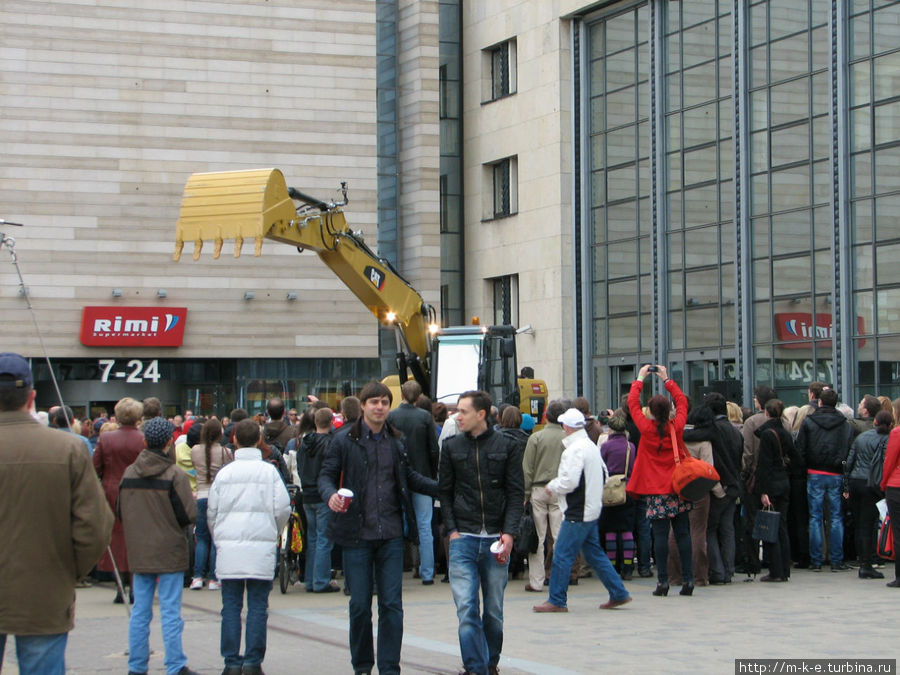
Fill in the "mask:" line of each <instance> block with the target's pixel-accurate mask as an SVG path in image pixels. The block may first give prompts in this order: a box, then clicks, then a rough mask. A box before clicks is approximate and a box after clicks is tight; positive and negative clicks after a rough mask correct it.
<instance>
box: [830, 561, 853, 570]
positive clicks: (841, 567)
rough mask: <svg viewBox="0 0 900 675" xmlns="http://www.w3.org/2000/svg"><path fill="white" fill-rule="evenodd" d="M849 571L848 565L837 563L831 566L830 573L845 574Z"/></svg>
mask: <svg viewBox="0 0 900 675" xmlns="http://www.w3.org/2000/svg"><path fill="white" fill-rule="evenodd" d="M849 569H850V565H848V564H847V563H838V564H837V565H832V566H831V571H832V572H846V571H847V570H849Z"/></svg>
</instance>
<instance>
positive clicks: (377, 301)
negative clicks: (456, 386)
mask: <svg viewBox="0 0 900 675" xmlns="http://www.w3.org/2000/svg"><path fill="white" fill-rule="evenodd" d="M294 199H297V200H299V201H302V202H304V203H305V205H304V206H302V207H301V208H299V209H298V208H297V207H296V206H295V205H294ZM341 205H342V204H329V203H327V202H323V201H321V200H318V199H315V198H312V197H309V196H307V195H305V194H303V193H301V192H299V191H297V190H295V189H294V188H290V189H289V188H288V187H287V185H286V184H285V180H284V175H283V174H282V173H281V171H279V170H278V169H256V170H250V171H223V172H217V173H196V174H194V175H192V176H191V177H190V178H189V179H188V182H187V184H186V185H185V188H184V196H183V197H182V200H181V213H180V215H179V218H178V224H177V229H176V235H175V253H174V256H173V258H174V260H176V261H177V260H179V259H180V257H181V253H182V251H183V248H184V244H185V243H187V242H193V245H194V250H193V257H194V260H197V259H198V258H199V257H200V253H201V251H202V249H203V243H204V242H205V241H212V242H213V247H214V248H213V257H214V258H218V257H219V256H220V255H221V253H222V248H223V246H224V242H225V241H226V240H232V241H234V257H235V258H237V257H239V256H240V254H241V251H242V248H243V245H244V242H245V241H252V242H253V254H254V255H255V256H259V255H260V254H261V253H262V246H263V241H264V240H265V239H272V240H275V241H278V242H281V243H284V244H291V245H293V246H296V247H298V248H300V249H308V250H311V251H315V252H316V253H317V254H318V256H319V258H320V259H321V260H322V261H323V262H324V263H325V264H326V265H328V267H329V268H331V270H332V271H333V272H334V273H335V274H336V275H337V276H338V277H339V278H340V279H341V281H343V282H344V283H345V284H346V285H347V287H348V288H349V289H350V290H351V291H352V292H353V294H354V295H356V297H357V298H359V300H360V301H361V302H362V303H363V304H364V305H365V306H366V307H368V309H369V311H370V312H372V314H374V315H375V317H376V318H377V319H378V320H379V321H380V322H381V323H382V324H383V325H387V326H391V325H392V326H395V327H397V328H399V334H400V341H401V343H402V344H401V345H400V347H401V352H402V353H404V355H405V359H406V365H408V366H409V367H410V369H411V370H412V372H413V374H414V376H415V377H416V379H417V380H419V381H420V384H422V388H423V389H424V390H425V391H429V390H430V372H429V363H430V351H431V345H430V333H429V331H430V324H431V323H433V320H434V310H433V309H432V308H431V306H430V305H428V304H426V303H425V302H424V300H423V299H422V296H421V295H419V293H418V291H416V290H415V289H414V288H413V287H412V286H410V284H409V283H408V282H407V281H406V280H405V279H404V278H403V277H402V276H401V275H400V274H399V273H398V272H397V271H396V270H395V269H394V268H393V267H392V266H391V265H390V263H388V262H387V261H386V260H383V259H381V258H379V257H378V256H377V255H376V254H375V253H374V252H373V251H372V250H371V249H370V248H369V247H368V246H366V244H365V242H364V241H363V240H362V236H361V235H360V234H358V233H354V232H351V231H350V229H349V227H348V225H347V221H346V219H345V217H344V214H343V212H342V211H341V210H340V206H341ZM404 376H405V368H403V374H402V375H401V378H403V377H404Z"/></svg>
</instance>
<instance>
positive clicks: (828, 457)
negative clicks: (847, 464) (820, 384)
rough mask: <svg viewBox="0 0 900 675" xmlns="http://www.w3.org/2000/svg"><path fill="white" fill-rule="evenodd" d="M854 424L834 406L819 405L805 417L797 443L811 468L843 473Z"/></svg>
mask: <svg viewBox="0 0 900 675" xmlns="http://www.w3.org/2000/svg"><path fill="white" fill-rule="evenodd" d="M852 441H853V427H852V426H851V425H850V422H848V421H847V418H846V417H844V415H843V414H841V413H840V412H838V411H837V410H836V409H834V408H833V407H831V406H825V405H821V404H820V405H819V407H818V408H816V410H815V411H814V412H812V413H810V414H809V415H807V416H806V419H805V420H803V424H802V425H800V432H799V433H798V434H797V441H796V443H795V446H796V448H797V452H798V454H799V455H800V458H801V459H802V460H803V463H804V464H805V465H806V468H807V470H808V471H825V472H827V473H834V474H842V473H843V472H844V461H845V460H846V459H847V454H848V453H849V452H850V443H851V442H852Z"/></svg>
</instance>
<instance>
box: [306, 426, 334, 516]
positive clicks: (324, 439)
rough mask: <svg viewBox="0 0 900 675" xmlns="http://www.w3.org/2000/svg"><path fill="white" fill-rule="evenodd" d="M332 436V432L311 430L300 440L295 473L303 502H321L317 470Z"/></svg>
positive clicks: (320, 468)
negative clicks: (311, 431) (298, 480)
mask: <svg viewBox="0 0 900 675" xmlns="http://www.w3.org/2000/svg"><path fill="white" fill-rule="evenodd" d="M332 437H333V434H330V433H328V434H320V433H316V432H313V433H311V434H306V436H304V437H303V438H302V439H301V440H300V450H298V451H297V473H298V474H300V487H301V488H302V489H303V503H304V504H321V503H322V496H321V495H320V494H319V487H318V481H319V472H320V471H321V470H322V460H324V459H325V453H327V452H328V446H330V445H331V439H332Z"/></svg>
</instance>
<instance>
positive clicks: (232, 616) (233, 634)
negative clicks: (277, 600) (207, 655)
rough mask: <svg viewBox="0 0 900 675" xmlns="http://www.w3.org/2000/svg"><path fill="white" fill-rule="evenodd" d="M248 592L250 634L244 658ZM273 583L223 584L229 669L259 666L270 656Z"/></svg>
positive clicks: (223, 647)
mask: <svg viewBox="0 0 900 675" xmlns="http://www.w3.org/2000/svg"><path fill="white" fill-rule="evenodd" d="M245 587H246V588H247V633H246V635H245V637H244V655H243V656H241V610H242V609H243V608H244V588H245ZM271 590H272V581H271V580H267V579H223V580H222V634H221V641H220V642H219V647H220V651H221V652H222V656H223V657H224V659H225V665H226V667H237V668H240V667H241V666H258V665H261V664H262V662H263V659H264V658H265V656H266V624H267V622H268V620H269V611H268V610H269V591H271Z"/></svg>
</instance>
